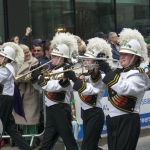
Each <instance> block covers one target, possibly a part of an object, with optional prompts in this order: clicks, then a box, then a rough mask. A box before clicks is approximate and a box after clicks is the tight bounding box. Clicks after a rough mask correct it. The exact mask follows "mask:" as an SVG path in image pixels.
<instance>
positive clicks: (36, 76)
mask: <svg viewBox="0 0 150 150" xmlns="http://www.w3.org/2000/svg"><path fill="white" fill-rule="evenodd" d="M41 74H42V73H41V70H39V69H37V70H35V71H33V72H32V73H31V77H32V78H33V79H38V77H39V76H40V75H41Z"/></svg>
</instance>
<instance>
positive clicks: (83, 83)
mask: <svg viewBox="0 0 150 150" xmlns="http://www.w3.org/2000/svg"><path fill="white" fill-rule="evenodd" d="M85 89H86V83H85V82H84V81H83V82H82V86H81V88H80V89H79V90H78V92H79V93H82V92H83V91H84V90H85Z"/></svg>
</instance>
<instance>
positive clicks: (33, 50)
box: [33, 50, 41, 52]
mask: <svg viewBox="0 0 150 150" xmlns="http://www.w3.org/2000/svg"><path fill="white" fill-rule="evenodd" d="M33 51H34V52H40V51H41V50H33Z"/></svg>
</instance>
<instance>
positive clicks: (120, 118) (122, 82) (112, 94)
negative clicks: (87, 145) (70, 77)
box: [98, 29, 150, 150]
mask: <svg viewBox="0 0 150 150" xmlns="http://www.w3.org/2000/svg"><path fill="white" fill-rule="evenodd" d="M119 41H120V45H121V47H120V51H119V54H120V64H121V66H122V68H118V69H115V70H112V69H111V68H110V67H109V65H108V64H107V63H106V62H105V61H102V60H101V61H98V63H99V66H100V70H102V71H104V72H105V74H106V75H105V77H104V78H103V82H104V83H105V84H106V86H107V92H108V104H107V109H108V115H107V117H106V123H107V132H108V148H109V150H135V149H136V145H137V142H138V138H139V134H140V116H139V112H140V103H141V100H142V98H143V96H144V93H145V91H146V90H147V89H148V88H149V86H150V82H149V79H148V77H147V75H146V74H145V72H144V70H143V68H139V66H140V64H141V62H142V61H143V60H144V59H145V58H146V44H145V42H144V39H143V36H142V35H141V34H140V33H139V32H138V31H137V30H132V29H123V31H122V32H121V33H120V38H119Z"/></svg>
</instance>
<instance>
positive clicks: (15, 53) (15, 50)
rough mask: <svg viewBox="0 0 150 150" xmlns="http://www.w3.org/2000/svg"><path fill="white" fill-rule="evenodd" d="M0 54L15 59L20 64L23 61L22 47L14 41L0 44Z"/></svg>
mask: <svg viewBox="0 0 150 150" xmlns="http://www.w3.org/2000/svg"><path fill="white" fill-rule="evenodd" d="M0 55H2V56H4V57H7V58H9V59H10V60H12V61H15V62H16V63H17V64H18V65H22V64H23V62H24V52H23V49H22V48H21V47H20V46H19V45H18V44H16V43H14V42H7V43H4V44H3V45H2V49H1V50H0Z"/></svg>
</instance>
